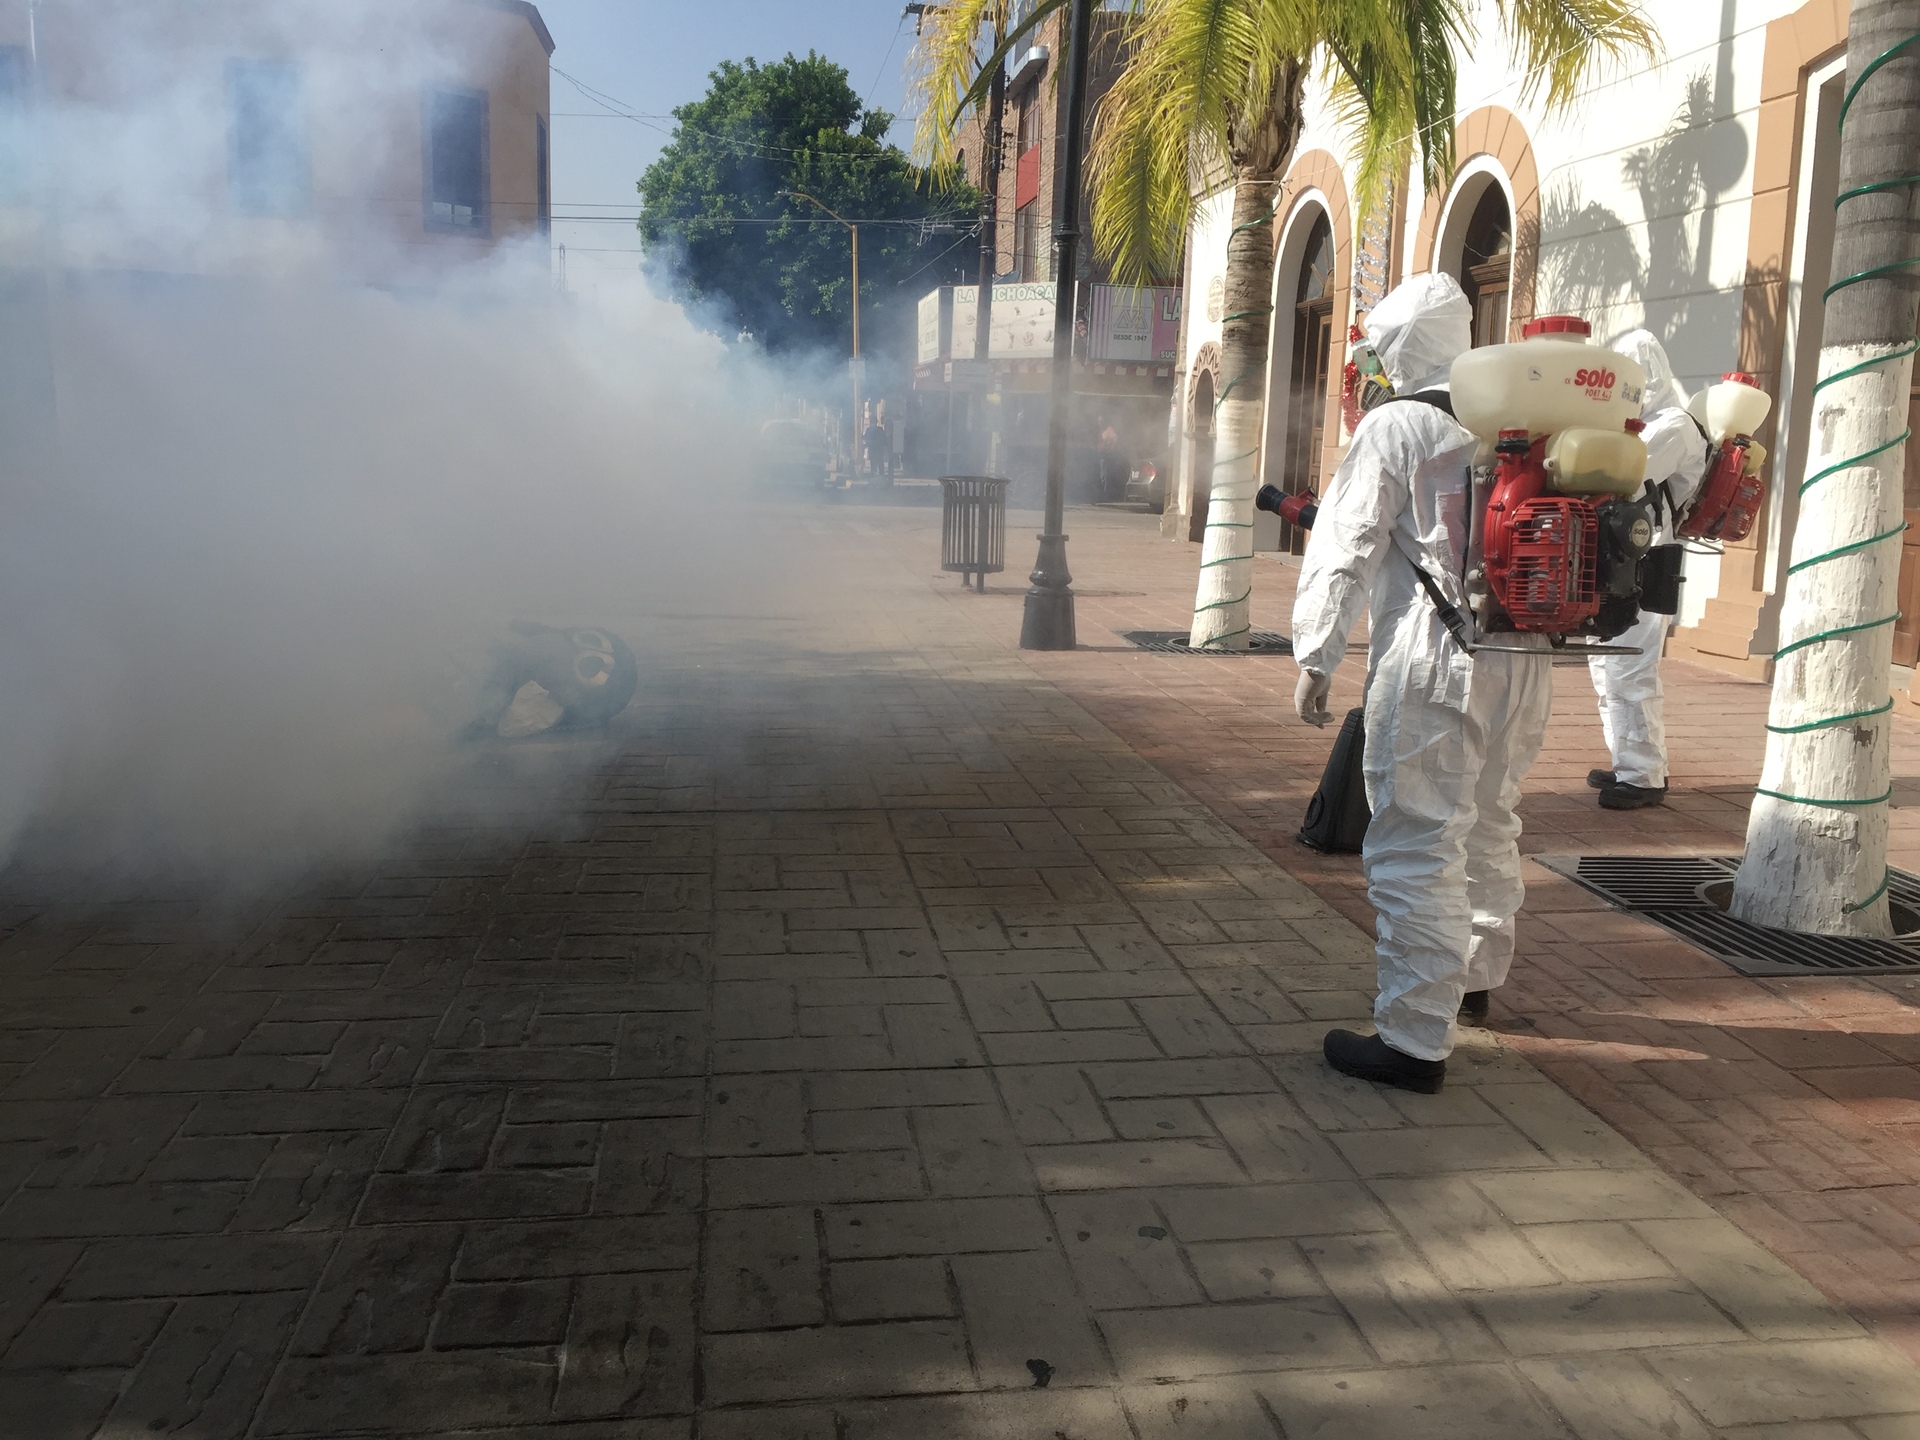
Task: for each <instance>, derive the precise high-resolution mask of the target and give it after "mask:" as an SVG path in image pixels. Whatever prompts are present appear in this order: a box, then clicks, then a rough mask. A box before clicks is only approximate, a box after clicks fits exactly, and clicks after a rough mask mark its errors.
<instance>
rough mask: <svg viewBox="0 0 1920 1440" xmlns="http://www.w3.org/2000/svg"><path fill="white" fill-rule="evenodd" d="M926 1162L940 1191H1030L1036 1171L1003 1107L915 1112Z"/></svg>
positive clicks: (916, 1131) (932, 1183)
mask: <svg viewBox="0 0 1920 1440" xmlns="http://www.w3.org/2000/svg"><path fill="white" fill-rule="evenodd" d="M913 1129H914V1134H915V1136H916V1137H917V1139H918V1142H919V1147H920V1163H921V1165H922V1167H923V1168H924V1169H925V1171H926V1176H927V1184H928V1187H929V1189H930V1191H931V1193H933V1194H935V1195H1028V1194H1031V1193H1032V1192H1033V1189H1034V1179H1033V1171H1032V1169H1031V1167H1030V1165H1029V1163H1028V1160H1027V1157H1026V1154H1025V1152H1024V1149H1023V1147H1022V1146H1021V1144H1020V1141H1019V1138H1018V1137H1017V1136H1016V1135H1015V1134H1014V1131H1013V1127H1012V1126H1011V1125H1010V1124H1009V1123H1008V1121H1007V1117H1006V1115H1005V1114H1004V1113H1003V1112H1002V1111H1001V1109H1000V1107H999V1106H998V1105H945V1106H939V1107H934V1108H929V1109H925V1110H916V1111H914V1112H913Z"/></svg>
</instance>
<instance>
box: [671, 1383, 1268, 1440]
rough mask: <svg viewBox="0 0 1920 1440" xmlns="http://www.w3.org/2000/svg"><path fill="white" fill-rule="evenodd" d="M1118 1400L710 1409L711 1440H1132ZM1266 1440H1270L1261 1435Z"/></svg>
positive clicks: (958, 1399) (1095, 1395) (1031, 1397)
mask: <svg viewBox="0 0 1920 1440" xmlns="http://www.w3.org/2000/svg"><path fill="white" fill-rule="evenodd" d="M1126 1424H1127V1421H1126V1417H1125V1416H1124V1415H1123V1414H1122V1413H1121V1410H1120V1404H1119V1400H1118V1399H1117V1398H1116V1397H1115V1396H1114V1394H1113V1393H1112V1392H1111V1391H1109V1390H1106V1389H1091V1390H1068V1389H1055V1388H1051V1387H1050V1388H1048V1389H1045V1390H1037V1389H1033V1388H1031V1387H1029V1388H1028V1389H1026V1390H1022V1391H1017V1392H1014V1393H1011V1394H1000V1395H933V1396H924V1397H905V1398H898V1399H888V1400H849V1401H843V1402H841V1403H839V1404H835V1405H832V1406H815V1405H788V1406H781V1407H779V1408H777V1409H763V1408H758V1407H756V1408H753V1409H742V1410H710V1411H708V1412H706V1413H705V1414H704V1415H703V1416H702V1417H701V1434H702V1436H703V1437H705V1440H896V1437H899V1436H903V1435H914V1436H924V1437H926V1440H962V1437H965V1440H1029V1437H1032V1436H1040V1435H1044V1436H1046V1437H1047V1440H1109V1437H1113V1436H1119V1435H1124V1434H1126ZM643 1440H644V1437H643ZM1260 1440H1267V1437H1265V1436H1262V1437H1260Z"/></svg>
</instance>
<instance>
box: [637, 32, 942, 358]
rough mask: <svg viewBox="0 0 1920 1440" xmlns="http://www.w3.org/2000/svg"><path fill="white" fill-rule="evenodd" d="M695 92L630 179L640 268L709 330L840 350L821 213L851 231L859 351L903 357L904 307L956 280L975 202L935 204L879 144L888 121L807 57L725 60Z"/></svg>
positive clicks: (835, 244) (837, 287)
mask: <svg viewBox="0 0 1920 1440" xmlns="http://www.w3.org/2000/svg"><path fill="white" fill-rule="evenodd" d="M710 79H711V82H712V83H711V85H710V86H709V88H708V90H707V93H706V95H705V96H704V97H703V98H702V99H699V100H696V101H694V102H693V103H691V104H689V105H682V106H681V107H680V108H679V109H677V110H675V111H674V112H673V114H674V119H675V120H677V121H678V122H679V126H678V128H677V130H676V131H675V134H674V137H673V140H672V141H671V142H670V143H669V144H668V145H667V147H666V149H665V150H663V151H662V152H661V154H660V158H659V159H657V160H656V161H654V163H653V164H652V165H650V166H648V167H647V171H646V174H645V175H644V176H642V177H641V180H640V184H639V190H640V197H641V206H640V234H641V238H642V240H643V242H644V244H645V246H646V249H647V253H648V256H649V259H650V261H651V263H652V264H653V265H654V266H655V268H656V270H657V271H658V272H659V273H662V274H665V275H667V276H668V277H670V280H671V283H672V284H673V285H674V287H675V288H676V290H677V292H678V293H679V294H680V295H681V297H682V298H684V299H685V300H687V301H689V302H691V303H692V304H693V305H694V307H695V308H696V309H697V310H700V311H703V312H704V313H706V314H707V315H709V316H710V317H712V321H713V323H715V324H716V325H717V326H720V327H723V328H724V329H725V330H727V331H728V332H733V331H739V332H743V333H745V334H748V335H751V336H752V337H753V338H754V339H755V340H756V341H758V342H759V343H760V344H762V345H764V346H766V347H767V348H768V349H769V350H774V351H796V350H805V349H811V348H820V349H828V350H839V349H843V348H844V347H845V346H846V344H847V341H848V339H849V336H850V332H851V329H852V310H853V306H852V266H851V263H850V262H851V254H850V243H849V242H850V238H851V237H850V236H849V235H848V233H847V231H846V229H845V228H844V227H843V226H842V225H840V224H839V223H837V222H836V221H834V220H832V219H831V218H829V217H828V216H827V215H826V214H824V213H822V210H821V208H820V205H824V206H826V207H828V208H830V209H832V210H834V211H836V212H838V213H839V214H840V215H842V216H844V217H845V218H846V219H847V220H849V221H857V222H859V224H860V330H861V340H862V349H863V351H873V352H878V353H879V354H880V355H881V356H882V357H885V356H887V355H889V354H891V355H892V356H894V357H896V358H899V357H903V356H904V357H906V358H911V349H910V347H911V345H912V344H913V336H914V307H915V303H916V302H917V301H918V299H919V297H920V296H921V295H923V294H925V293H926V291H928V290H929V289H931V288H933V287H934V286H935V285H940V284H948V283H952V282H953V281H954V280H956V279H958V278H960V272H961V270H962V269H963V267H964V264H965V262H966V261H967V260H968V259H970V258H971V256H972V254H973V245H972V228H973V224H974V221H973V216H974V215H976V214H977V213H978V210H979V199H978V197H977V196H976V195H974V194H973V192H972V191H971V190H970V189H969V188H968V187H966V186H964V185H962V186H958V187H954V186H949V187H948V188H946V189H945V190H943V191H941V192H940V193H939V194H938V195H935V194H934V193H933V191H932V189H931V188H930V187H929V186H928V184H927V183H926V173H925V172H924V171H922V170H921V169H919V168H918V167H917V166H915V165H914V164H913V163H912V162H911V161H910V160H909V159H908V157H907V156H906V154H905V153H904V152H902V151H901V150H900V149H899V148H897V147H896V146H892V145H889V144H887V143H886V138H885V137H886V134H887V131H888V129H889V128H890V127H891V126H892V124H893V117H892V116H891V115H889V114H887V113H886V112H885V111H882V110H869V109H867V108H865V107H864V106H863V105H862V104H861V102H860V97H859V96H858V95H857V94H855V93H854V90H853V87H852V86H851V85H850V84H849V83H848V81H847V72H846V70H845V69H843V68H842V67H841V66H839V65H836V64H834V63H833V62H832V61H830V60H827V59H826V58H824V57H823V56H820V55H817V54H813V53H809V54H808V55H807V56H806V57H805V58H804V59H802V58H801V57H799V56H796V55H789V56H787V57H786V58H785V59H783V60H778V61H775V62H773V63H772V64H768V65H761V64H759V63H757V62H756V61H754V60H751V59H748V60H746V61H743V62H739V63H736V62H734V61H731V60H729V61H727V62H725V63H723V64H722V65H721V66H720V68H719V69H717V70H715V71H714V72H713V74H712V76H711V77H710ZM795 192H805V193H806V194H807V195H810V196H812V197H814V199H816V200H818V201H819V202H820V205H813V204H810V203H809V202H808V201H807V200H805V199H802V198H800V197H799V195H798V194H796V193H795Z"/></svg>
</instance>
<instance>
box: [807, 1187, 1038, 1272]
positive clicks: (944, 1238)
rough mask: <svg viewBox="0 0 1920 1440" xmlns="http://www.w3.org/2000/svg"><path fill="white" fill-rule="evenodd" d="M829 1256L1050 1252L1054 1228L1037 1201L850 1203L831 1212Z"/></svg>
mask: <svg viewBox="0 0 1920 1440" xmlns="http://www.w3.org/2000/svg"><path fill="white" fill-rule="evenodd" d="M826 1233H827V1254H828V1255H829V1256H831V1257H832V1258H834V1259H836V1260H842V1259H846V1260H852V1259H866V1258H876V1257H884V1256H893V1255H966V1254H973V1253H980V1252H993V1251H1013V1250H1046V1249H1050V1248H1051V1247H1052V1245H1053V1227H1052V1225H1051V1224H1050V1223H1049V1222H1048V1220H1047V1216H1046V1212H1045V1211H1043V1210H1042V1209H1041V1208H1040V1202H1039V1201H1038V1200H1034V1199H1029V1198H1025V1197H1021V1198H1014V1197H1010V1196H1009V1197H993V1198H987V1199H974V1200H913V1201H905V1202H899V1203H893V1204H877V1205H847V1206H841V1207H837V1208H835V1209H832V1210H829V1211H828V1212H827V1214H826Z"/></svg>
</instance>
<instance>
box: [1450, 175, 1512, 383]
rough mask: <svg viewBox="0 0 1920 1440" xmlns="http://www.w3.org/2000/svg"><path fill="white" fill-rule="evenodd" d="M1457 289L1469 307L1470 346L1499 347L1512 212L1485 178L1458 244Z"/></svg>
mask: <svg viewBox="0 0 1920 1440" xmlns="http://www.w3.org/2000/svg"><path fill="white" fill-rule="evenodd" d="M1459 280H1460V288H1461V289H1462V290H1465V291H1466V292H1467V299H1468V301H1469V302H1470V303H1471V304H1472V305H1473V343H1474V344H1475V346H1480V345H1503V344H1505V343H1506V339H1507V315H1508V312H1509V308H1510V301H1511V297H1512V292H1513V210H1512V207H1510V206H1509V205H1508V204H1507V192H1506V191H1505V190H1504V189H1502V188H1501V186H1500V184H1499V182H1498V181H1496V180H1495V179H1494V178H1493V177H1492V176H1488V177H1487V179H1486V183H1485V188H1484V189H1483V190H1482V191H1481V192H1480V198H1479V199H1478V200H1477V201H1475V202H1474V206H1473V211H1472V213H1471V214H1470V215H1469V217H1468V219H1467V229H1466V234H1465V235H1464V236H1463V237H1462V238H1461V244H1460V274H1459Z"/></svg>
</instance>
